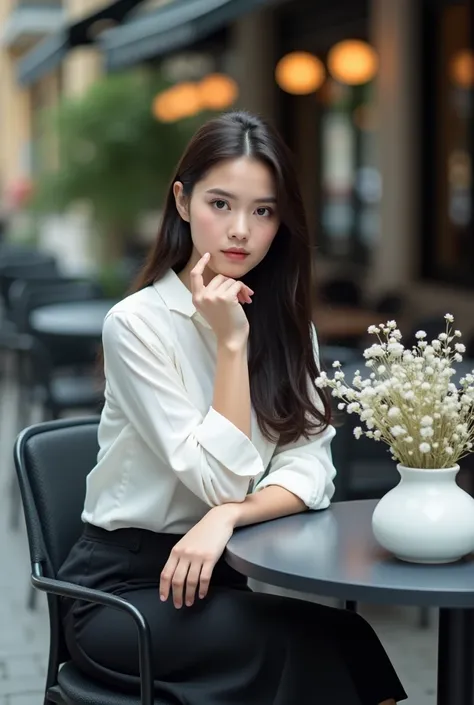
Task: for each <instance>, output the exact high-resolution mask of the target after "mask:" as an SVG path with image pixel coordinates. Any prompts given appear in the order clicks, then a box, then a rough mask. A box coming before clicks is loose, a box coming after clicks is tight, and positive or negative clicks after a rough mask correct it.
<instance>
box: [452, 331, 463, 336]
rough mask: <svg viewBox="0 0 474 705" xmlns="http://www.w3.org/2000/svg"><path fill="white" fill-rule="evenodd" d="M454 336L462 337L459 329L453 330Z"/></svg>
mask: <svg viewBox="0 0 474 705" xmlns="http://www.w3.org/2000/svg"><path fill="white" fill-rule="evenodd" d="M454 337H455V338H462V333H461V331H460V330H455V331H454Z"/></svg>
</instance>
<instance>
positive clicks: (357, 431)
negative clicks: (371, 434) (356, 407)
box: [353, 426, 363, 440]
mask: <svg viewBox="0 0 474 705" xmlns="http://www.w3.org/2000/svg"><path fill="white" fill-rule="evenodd" d="M362 433H363V431H362V429H361V427H360V426H356V427H355V429H354V431H353V434H354V436H355V437H356V438H357V440H359V438H360V437H361V436H362Z"/></svg>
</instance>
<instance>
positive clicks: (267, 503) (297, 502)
mask: <svg viewBox="0 0 474 705" xmlns="http://www.w3.org/2000/svg"><path fill="white" fill-rule="evenodd" d="M306 509H307V507H306V504H305V503H304V502H303V500H301V499H300V498H299V497H297V496H296V495H295V494H293V492H290V491H289V490H286V489H285V488H284V487H280V486H279V485H270V486H269V487H265V488H264V489H263V490H260V492H255V493H254V494H250V495H248V496H247V497H246V498H245V500H244V501H243V502H229V503H228V504H222V505H221V506H219V507H215V508H214V509H213V510H212V511H214V512H219V513H221V514H222V515H223V516H226V518H229V520H230V521H231V523H232V525H233V527H234V528H237V527H239V526H247V525H249V524H259V523H261V522H262V521H270V520H271V519H278V518H279V517H284V516H289V515H290V514H298V513H300V512H303V511H305V510H306Z"/></svg>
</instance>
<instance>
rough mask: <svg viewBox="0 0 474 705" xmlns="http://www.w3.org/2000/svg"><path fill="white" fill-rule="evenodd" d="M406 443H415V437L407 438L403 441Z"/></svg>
mask: <svg viewBox="0 0 474 705" xmlns="http://www.w3.org/2000/svg"><path fill="white" fill-rule="evenodd" d="M403 440H404V441H405V443H413V437H412V436H405V438H404V439H403Z"/></svg>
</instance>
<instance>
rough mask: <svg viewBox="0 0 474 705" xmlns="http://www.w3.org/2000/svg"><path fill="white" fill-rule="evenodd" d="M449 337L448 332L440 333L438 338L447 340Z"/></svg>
mask: <svg viewBox="0 0 474 705" xmlns="http://www.w3.org/2000/svg"><path fill="white" fill-rule="evenodd" d="M447 339H448V335H447V333H440V334H439V335H438V340H442V341H445V340H447Z"/></svg>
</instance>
